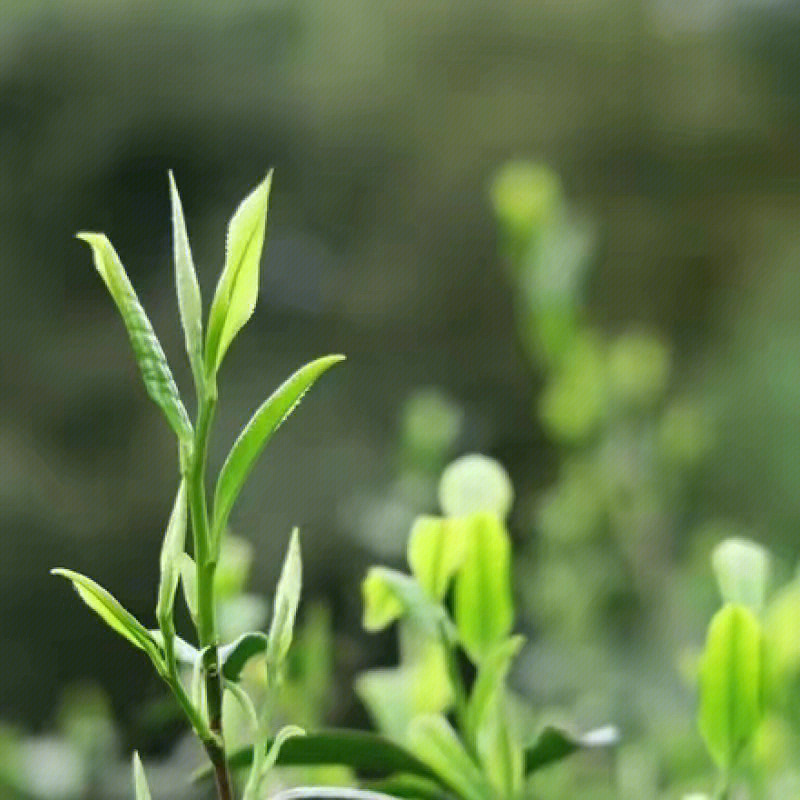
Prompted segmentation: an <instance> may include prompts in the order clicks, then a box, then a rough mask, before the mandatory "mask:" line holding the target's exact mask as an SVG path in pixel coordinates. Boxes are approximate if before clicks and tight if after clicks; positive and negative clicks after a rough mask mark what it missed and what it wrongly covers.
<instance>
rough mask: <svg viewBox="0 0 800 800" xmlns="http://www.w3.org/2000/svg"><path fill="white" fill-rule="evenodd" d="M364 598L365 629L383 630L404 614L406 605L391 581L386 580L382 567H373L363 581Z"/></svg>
mask: <svg viewBox="0 0 800 800" xmlns="http://www.w3.org/2000/svg"><path fill="white" fill-rule="evenodd" d="M361 594H362V597H363V599H364V619H363V625H364V629H365V630H368V631H373V632H374V631H382V630H383V629H384V628H387V627H389V625H391V624H392V623H393V622H394V621H395V620H396V619H399V618H400V616H401V615H402V613H403V611H404V610H405V607H404V606H403V603H402V602H401V600H400V598H399V597H398V596H397V593H396V592H395V590H394V587H393V586H392V584H391V583H389V582H388V581H387V580H385V578H384V575H383V568H382V567H372V568H371V569H370V570H369V571H368V572H367V576H366V577H365V578H364V580H363V581H362V582H361Z"/></svg>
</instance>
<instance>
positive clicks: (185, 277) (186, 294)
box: [169, 170, 203, 386]
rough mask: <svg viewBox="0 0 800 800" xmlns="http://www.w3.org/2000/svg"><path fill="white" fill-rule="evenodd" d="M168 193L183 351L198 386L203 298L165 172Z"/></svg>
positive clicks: (172, 185) (177, 199)
mask: <svg viewBox="0 0 800 800" xmlns="http://www.w3.org/2000/svg"><path fill="white" fill-rule="evenodd" d="M169 194H170V201H171V204H172V246H173V253H174V259H175V288H176V289H177V293H178V309H179V310H180V314H181V324H182V325H183V333H184V336H185V338H186V352H187V353H188V355H189V362H190V363H191V365H192V372H193V373H194V377H195V381H196V382H197V384H198V386H199V385H202V381H203V301H202V298H201V296H200V284H199V283H198V282H197V273H196V272H195V269H194V261H193V259H192V250H191V248H190V247H189V237H188V235H187V233H186V221H185V220H184V218H183V206H182V204H181V198H180V196H179V194H178V187H177V185H176V184H175V176H174V175H173V174H172V170H170V171H169Z"/></svg>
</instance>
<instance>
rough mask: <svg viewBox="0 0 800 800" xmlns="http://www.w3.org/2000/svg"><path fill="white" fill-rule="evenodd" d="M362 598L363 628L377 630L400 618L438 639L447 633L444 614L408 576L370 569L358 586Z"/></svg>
mask: <svg viewBox="0 0 800 800" xmlns="http://www.w3.org/2000/svg"><path fill="white" fill-rule="evenodd" d="M361 590H362V594H363V597H364V620H363V625H364V628H365V629H366V630H368V631H379V630H383V628H386V627H387V626H388V625H391V624H392V622H394V621H395V620H396V619H398V618H400V617H401V616H407V617H408V619H409V620H410V621H411V622H413V623H414V624H415V625H416V626H417V627H418V628H419V629H420V630H424V631H426V632H427V633H429V634H430V635H432V636H437V637H438V636H440V635H441V632H442V626H444V628H445V633H446V634H447V635H450V633H451V632H450V631H449V630H447V623H448V620H447V615H446V614H445V611H444V609H443V608H442V606H441V605H439V604H438V603H434V602H433V601H432V600H431V599H430V598H429V597H428V595H427V594H426V593H425V592H424V591H423V589H422V587H421V586H420V585H419V583H417V581H415V580H414V579H413V578H412V577H411V576H410V575H405V574H403V573H402V572H398V571H397V570H395V569H389V568H388V567H370V569H369V571H368V572H367V576H366V578H364V581H363V583H362V584H361Z"/></svg>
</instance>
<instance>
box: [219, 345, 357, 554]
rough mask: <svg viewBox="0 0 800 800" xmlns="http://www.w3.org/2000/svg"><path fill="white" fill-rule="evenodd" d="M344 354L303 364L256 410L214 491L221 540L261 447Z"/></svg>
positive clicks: (236, 442)
mask: <svg viewBox="0 0 800 800" xmlns="http://www.w3.org/2000/svg"><path fill="white" fill-rule="evenodd" d="M343 359H344V356H339V355H334V356H325V357H324V358H319V359H317V360H316V361H312V362H311V363H309V364H306V365H305V366H304V367H301V368H300V369H299V370H298V371H297V372H295V373H294V375H292V376H291V377H290V378H289V379H288V380H286V381H285V382H284V383H283V384H281V385H280V386H279V387H278V388H277V389H276V390H275V392H273V394H272V395H271V396H270V397H269V398H268V399H267V400H266V401H265V402H264V404H263V405H262V406H261V407H260V408H259V409H258V411H256V413H255V414H254V415H253V417H252V418H251V419H250V422H248V423H247V427H245V429H244V430H243V431H242V432H241V434H240V435H239V438H238V439H237V440H236V441H235V442H234V444H233V447H232V448H231V451H230V453H229V454H228V457H227V459H226V460H225V463H224V464H223V465H222V469H221V470H220V474H219V479H218V480H217V487H216V491H215V494H214V531H215V536H216V538H217V541H219V538H220V534H221V531H222V529H223V528H224V527H225V525H226V524H227V521H228V516H229V515H230V512H231V509H232V508H233V504H234V503H235V502H236V498H237V497H238V496H239V492H240V491H241V490H242V486H244V482H245V481H246V480H247V476H248V475H249V474H250V470H251V469H252V468H253V465H254V464H255V462H256V459H257V458H258V456H259V454H260V453H261V451H262V450H263V449H264V447H265V446H266V444H267V442H268V441H269V440H270V439H271V438H272V435H273V434H274V433H275V431H276V430H277V429H278V427H279V426H280V425H281V423H282V422H283V421H284V420H285V419H286V418H287V417H288V416H289V414H291V413H292V411H293V410H294V408H295V406H297V404H298V403H299V402H300V400H301V399H302V397H303V395H304V394H305V393H306V392H307V391H308V390H309V389H310V388H311V386H312V385H313V384H314V382H315V381H316V380H317V378H319V377H320V376H321V375H322V374H323V373H324V372H326V371H327V370H328V369H330V368H331V367H332V366H333V365H334V364H338V363H339V362H340V361H342V360H343Z"/></svg>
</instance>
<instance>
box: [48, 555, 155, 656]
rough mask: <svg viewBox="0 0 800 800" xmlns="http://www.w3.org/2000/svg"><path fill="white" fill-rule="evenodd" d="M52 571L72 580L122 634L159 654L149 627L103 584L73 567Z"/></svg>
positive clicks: (91, 603)
mask: <svg viewBox="0 0 800 800" xmlns="http://www.w3.org/2000/svg"><path fill="white" fill-rule="evenodd" d="M50 572H51V573H52V574H53V575H60V576H61V577H63V578H67V579H68V580H70V581H72V585H73V586H74V587H75V590H76V591H77V592H78V594H79V595H80V597H81V600H83V602H84V603H86V605H87V606H89V608H91V609H92V611H94V612H95V613H96V614H97V615H98V616H99V617H100V618H101V619H102V620H103V622H105V623H106V625H108V626H109V627H110V628H112V629H113V630H115V631H116V632H117V633H118V634H120V636H124V637H125V638H126V639H127V640H128V641H129V642H130V643H131V644H132V645H134V646H135V647H138V648H140V649H141V650H144V651H145V652H146V653H147V654H148V655H150V656H151V658H153V657H154V656H157V655H158V651H157V648H156V644H155V642H154V641H153V638H152V636H151V635H150V634H149V633H148V631H147V629H146V628H145V627H144V626H143V625H142V624H141V623H140V622H139V621H138V620H137V619H136V617H134V616H133V614H131V613H130V612H129V611H126V610H125V609H124V608H123V607H122V606H121V605H120V603H119V602H118V601H117V600H116V599H115V598H114V597H113V596H112V595H111V594H109V593H108V592H107V591H106V590H105V589H104V588H103V587H102V586H99V585H98V584H96V583H95V582H94V581H93V580H91V578H87V577H86V576H85V575H81V574H80V573H78V572H73V571H72V570H71V569H53V570H50Z"/></svg>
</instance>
